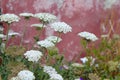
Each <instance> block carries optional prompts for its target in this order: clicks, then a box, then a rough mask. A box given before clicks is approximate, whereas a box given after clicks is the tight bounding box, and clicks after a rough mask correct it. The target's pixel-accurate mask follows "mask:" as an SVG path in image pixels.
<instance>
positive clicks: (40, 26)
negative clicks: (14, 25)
mask: <svg viewBox="0 0 120 80" xmlns="http://www.w3.org/2000/svg"><path fill="white" fill-rule="evenodd" d="M31 27H36V28H37V29H42V28H45V27H46V26H45V25H44V24H32V25H31Z"/></svg>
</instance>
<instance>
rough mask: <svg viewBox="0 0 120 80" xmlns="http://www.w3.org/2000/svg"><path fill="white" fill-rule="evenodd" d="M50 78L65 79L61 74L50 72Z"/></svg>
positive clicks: (53, 79)
mask: <svg viewBox="0 0 120 80" xmlns="http://www.w3.org/2000/svg"><path fill="white" fill-rule="evenodd" d="M50 80H63V78H62V76H61V75H60V74H50Z"/></svg>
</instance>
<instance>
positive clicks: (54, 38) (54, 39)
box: [46, 36, 62, 43]
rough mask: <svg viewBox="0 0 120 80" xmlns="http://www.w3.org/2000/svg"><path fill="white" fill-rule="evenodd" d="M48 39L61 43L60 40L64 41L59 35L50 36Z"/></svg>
mask: <svg viewBox="0 0 120 80" xmlns="http://www.w3.org/2000/svg"><path fill="white" fill-rule="evenodd" d="M46 40H48V41H51V42H53V43H56V42H57V43H59V42H60V41H62V39H61V38H59V37H57V36H49V37H47V38H46Z"/></svg>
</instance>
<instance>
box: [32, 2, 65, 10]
mask: <svg viewBox="0 0 120 80" xmlns="http://www.w3.org/2000/svg"><path fill="white" fill-rule="evenodd" d="M63 2H64V0H36V1H34V3H33V7H34V9H35V10H36V12H39V11H40V10H43V9H44V10H49V9H50V8H51V7H52V5H53V4H55V3H56V4H57V6H58V8H60V7H61V6H62V4H63Z"/></svg>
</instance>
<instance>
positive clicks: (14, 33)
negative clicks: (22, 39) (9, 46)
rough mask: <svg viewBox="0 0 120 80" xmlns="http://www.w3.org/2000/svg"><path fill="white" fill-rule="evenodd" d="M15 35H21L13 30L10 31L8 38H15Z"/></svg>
mask: <svg viewBox="0 0 120 80" xmlns="http://www.w3.org/2000/svg"><path fill="white" fill-rule="evenodd" d="M15 35H20V33H17V32H14V31H12V30H10V31H9V33H8V36H15Z"/></svg>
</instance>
